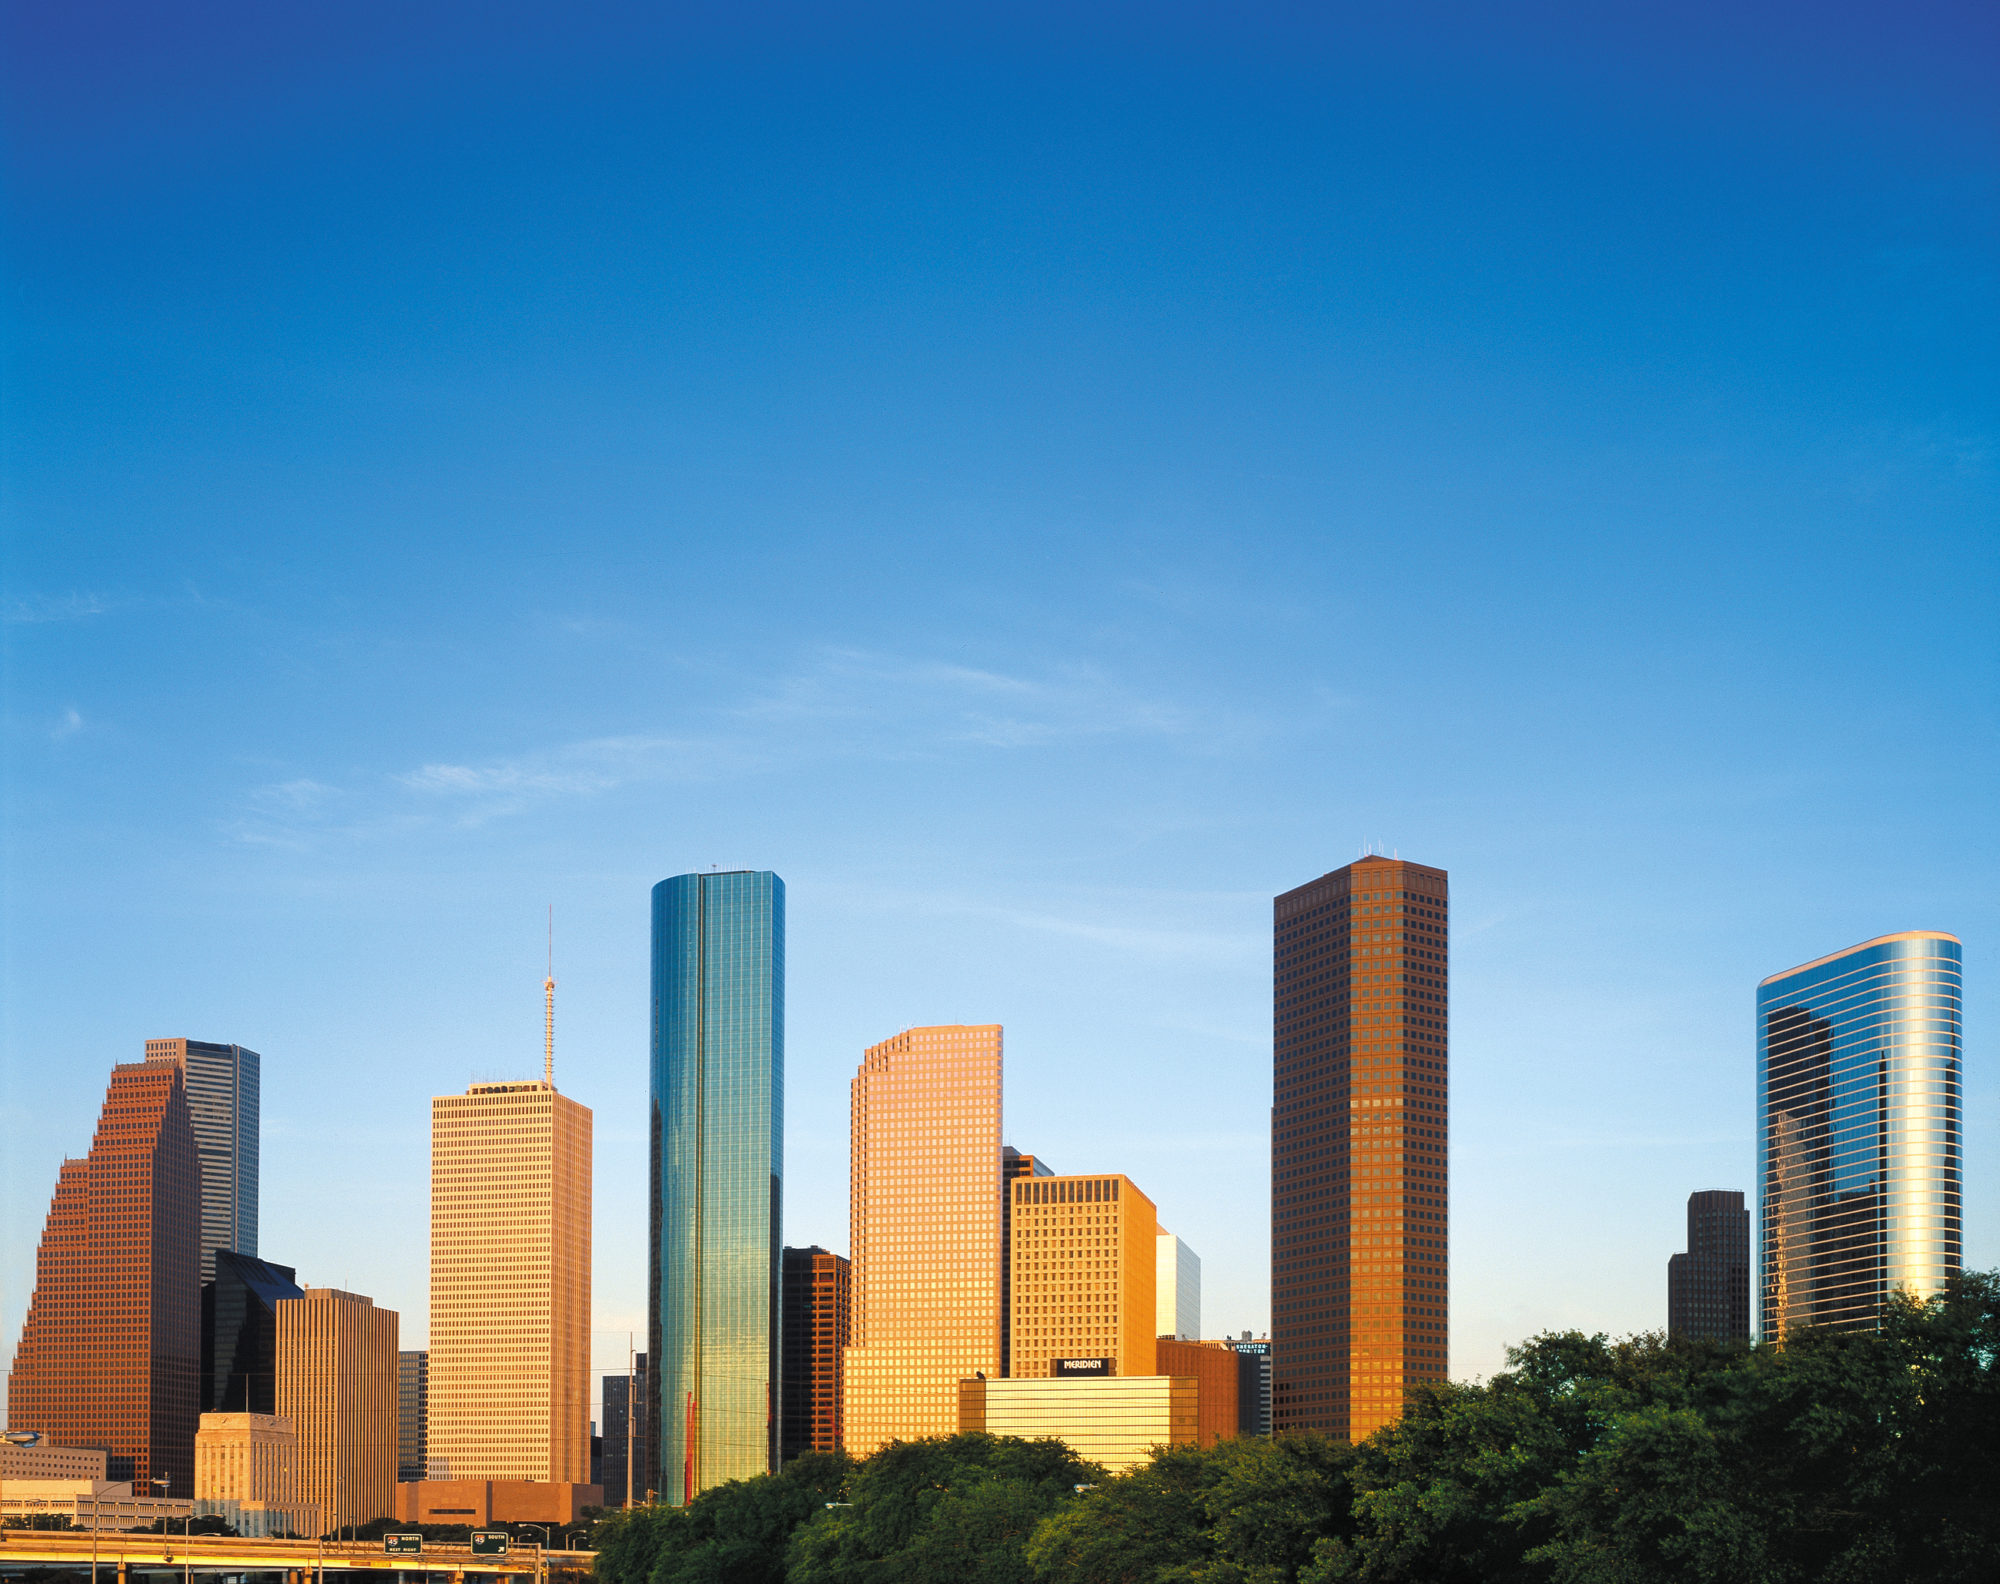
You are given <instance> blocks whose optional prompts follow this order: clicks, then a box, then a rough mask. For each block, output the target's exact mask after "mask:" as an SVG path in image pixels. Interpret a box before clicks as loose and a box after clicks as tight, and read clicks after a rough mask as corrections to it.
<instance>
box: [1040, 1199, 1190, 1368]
mask: <svg viewBox="0 0 2000 1584" xmlns="http://www.w3.org/2000/svg"><path fill="white" fill-rule="evenodd" d="M1013 1186H1014V1204H1013V1247H1012V1249H1011V1250H1010V1255H1011V1258H1012V1260H1013V1267H1014V1292H1013V1298H1014V1314H1013V1322H1012V1323H1013V1334H1014V1360H1013V1363H1014V1373H1013V1376H1012V1377H1010V1378H1011V1379H1017V1380H1018V1379H1034V1378H1047V1377H1049V1376H1053V1375H1059V1374H1061V1373H1063V1370H1062V1368H1061V1362H1062V1361H1064V1360H1076V1359H1099V1360H1102V1361H1103V1362H1104V1364H1105V1366H1106V1371H1107V1372H1108V1373H1110V1374H1113V1375H1151V1374H1152V1373H1153V1363H1154V1349H1155V1345H1156V1337H1157V1332H1156V1331H1155V1329H1154V1323H1155V1321H1156V1319H1157V1309H1158V1305H1157V1303H1156V1302H1155V1293H1154V1281H1155V1277H1156V1272H1157V1270H1158V1264H1159V1241H1158V1240H1159V1227H1160V1220H1159V1213H1158V1211H1157V1209H1156V1208H1155V1206H1154V1204H1153V1201H1152V1200H1151V1199H1148V1198H1147V1197H1146V1196H1145V1195H1144V1194H1142V1193H1141V1192H1140V1191H1139V1190H1138V1188H1137V1187H1135V1186H1134V1185H1133V1182H1132V1179H1131V1178H1129V1177H1124V1176H1118V1175H1106V1176H1096V1177H1093V1176H1076V1177H1024V1178H1021V1179H1019V1180H1018V1181H1016V1182H1015V1183H1014V1185H1013Z"/></svg>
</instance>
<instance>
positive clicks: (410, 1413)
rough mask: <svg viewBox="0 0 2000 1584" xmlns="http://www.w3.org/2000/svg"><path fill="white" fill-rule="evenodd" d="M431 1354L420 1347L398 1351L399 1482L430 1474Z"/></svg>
mask: <svg viewBox="0 0 2000 1584" xmlns="http://www.w3.org/2000/svg"><path fill="white" fill-rule="evenodd" d="M430 1407H431V1356H430V1354H429V1353H428V1352H426V1351H424V1350H423V1349H421V1348H419V1349H417V1350H416V1351H414V1352H413V1351H411V1350H410V1349H407V1348H405V1349H402V1350H400V1351H398V1352H397V1354H396V1481H397V1483H398V1484H401V1483H402V1482H403V1481H404V1480H420V1479H426V1478H428V1477H429V1474H430V1466H431V1458H430V1433H429V1430H430Z"/></svg>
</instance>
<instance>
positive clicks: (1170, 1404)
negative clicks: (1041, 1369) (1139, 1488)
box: [958, 1251, 1201, 1474]
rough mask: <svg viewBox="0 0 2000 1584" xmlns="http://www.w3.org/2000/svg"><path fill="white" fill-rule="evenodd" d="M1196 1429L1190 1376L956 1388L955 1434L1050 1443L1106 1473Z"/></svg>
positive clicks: (1018, 1381) (1196, 1390) (1050, 1379)
mask: <svg viewBox="0 0 2000 1584" xmlns="http://www.w3.org/2000/svg"><path fill="white" fill-rule="evenodd" d="M1149 1252H1150V1251H1149ZM1200 1426H1201V1402H1200V1385H1199V1383H1198V1382H1197V1381H1196V1380H1195V1378H1194V1377H1193V1376H1187V1375H1065V1376H1041V1377H1036V1376H1015V1377H1013V1378H1012V1379H1009V1380H988V1379H986V1378H985V1377H983V1376H975V1377H974V1378H972V1379H971V1380H962V1381H960V1382H959V1383H958V1428H959V1430H960V1431H961V1432H964V1431H969V1430H983V1431H985V1432H986V1433H987V1434H989V1435H997V1436H1020V1437H1022V1438H1023V1439H1025V1440H1040V1439H1042V1438H1044V1437H1054V1438H1055V1439H1056V1440H1058V1441H1061V1442H1063V1443H1064V1444H1065V1445H1067V1446H1068V1447H1069V1449H1070V1450H1071V1451H1072V1452H1074V1453H1075V1454H1076V1455H1077V1456H1078V1457H1082V1458H1088V1459H1089V1460H1090V1461H1091V1462H1093V1463H1101V1464H1102V1465H1103V1466H1104V1467H1105V1468H1106V1469H1108V1470H1110V1471H1111V1472H1112V1473H1113V1474H1120V1473H1123V1472H1124V1471H1125V1470H1126V1469H1130V1468H1136V1467H1138V1466H1139V1465H1140V1464H1142V1463H1144V1462H1145V1461H1146V1460H1147V1459H1148V1458H1149V1457H1151V1456H1152V1454H1153V1448H1155V1447H1162V1446H1185V1445H1187V1444H1188V1443H1190V1442H1192V1441H1194V1440H1195V1438H1196V1437H1197V1435H1198V1434H1199V1433H1200Z"/></svg>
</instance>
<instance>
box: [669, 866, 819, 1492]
mask: <svg viewBox="0 0 2000 1584" xmlns="http://www.w3.org/2000/svg"><path fill="white" fill-rule="evenodd" d="M652 1013H653V1023H652V1028H653V1035H652V1107H651V1121H652V1166H653V1172H652V1198H651V1226H652V1236H651V1241H650V1248H649V1253H650V1270H649V1273H648V1281H647V1346H646V1355H647V1357H648V1359H650V1360H651V1362H652V1373H651V1374H650V1376H649V1377H648V1389H649V1391H650V1392H651V1393H652V1396H651V1399H650V1401H649V1402H648V1404H647V1410H648V1411H647V1415H646V1437H647V1440H646V1465H647V1467H648V1468H649V1469H650V1470H651V1471H652V1477H653V1480H654V1482H655V1484H656V1486H657V1487H658V1489H659V1491H660V1495H661V1497H662V1499H663V1500H665V1501H667V1502H669V1503H671V1504H673V1505H675V1506H678V1505H680V1504H682V1503H684V1502H687V1501H690V1500H692V1499H693V1498H694V1497H695V1496H696V1495H697V1494H698V1493H699V1492H701V1491H704V1490H707V1489H708V1488H709V1487H710V1486H712V1485H720V1484H723V1483H724V1482H726V1481H729V1480H735V1479H747V1478H749V1477H750V1476H751V1475H754V1474H764V1473H768V1472H769V1471H770V1470H771V1469H772V1468H774V1467H775V1466H776V1464H777V1456H778V1425H779V1421H780V1416H781V1414H782V1405H781V1404H780V1402H779V1400H778V1399H779V1394H780V1391H781V1389H782V1387H781V1379H780V1377H781V1370H780V1364H779V1357H778V1352H779V1332H780V1328H781V1325H782V1320H781V1316H780V1313H779V1303H780V1295H781V1291H782V1272H781V1270H780V1264H779V1247H780V1243H779V1239H780V1237H781V1236H782V1227H783V1221H784V1165H785V1157H784V1150H785V1114H784V1106H785V883H784V881H782V880H780V879H779V878H778V877H777V876H776V875H775V874H772V873H770V872H769V871H766V870H735V871H731V872H729V873H709V874H686V875H677V876H675V877H674V878H673V879H671V880H662V881H661V882H660V883H659V884H658V885H656V886H655V887H653V1006H652Z"/></svg>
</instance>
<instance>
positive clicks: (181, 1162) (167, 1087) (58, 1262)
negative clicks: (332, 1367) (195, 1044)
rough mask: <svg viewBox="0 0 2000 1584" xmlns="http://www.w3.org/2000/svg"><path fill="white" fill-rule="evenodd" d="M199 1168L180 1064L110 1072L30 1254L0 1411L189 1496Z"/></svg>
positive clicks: (130, 1474) (14, 1423)
mask: <svg viewBox="0 0 2000 1584" xmlns="http://www.w3.org/2000/svg"><path fill="white" fill-rule="evenodd" d="M200 1181H201V1179H200V1168H199V1164H198V1157H197V1154H196V1145H195V1136H194V1125H193V1123H192V1121H191V1120H190V1119H189V1116H188V1107H187V1093H186V1085H185V1082H184V1080H183V1077H182V1074H181V1070H180V1068H179V1067H178V1066H175V1065H174V1064H172V1063H170V1062H131V1063H123V1064H121V1065H119V1066H116V1067H114V1068H112V1070H111V1083H110V1086H109V1087H108V1089H107V1090H106V1092H105V1096H104V1109H103V1110H102V1112H101V1113H100V1114H99V1116H98V1120H97V1132H96V1136H95V1137H94V1138H93V1139H92V1140H91V1145H90V1154H89V1155H88V1156H87V1157H85V1158H84V1159H83V1160H66V1161H64V1162H63V1163H62V1167H61V1170H60V1171H59V1173H58V1174H57V1177H56V1191H55V1196H54V1198H53V1200H52V1201H51V1202H50V1205H49V1215H48V1221H47V1223H46V1225H45V1226H44V1228H43V1231H42V1241H41V1247H40V1248H39V1249H38V1250H37V1252H36V1257H35V1290H34V1293H33V1295H32V1296H31V1297H30V1298H29V1300H28V1313H27V1317H26V1318H25V1319H24V1320H23V1321H22V1324H21V1339H20V1342H19V1344H18V1345H17V1346H16V1348H15V1350H14V1371H13V1376H12V1379H11V1382H10V1390H9V1396H8V1408H7V1420H8V1428H9V1429H12V1430H33V1431H39V1432H40V1433H41V1435H42V1436H43V1438H44V1439H46V1440H47V1441H49V1442H52V1443H54V1444H55V1445H57V1446H82V1447H101V1448H103V1449H104V1450H105V1451H106V1452H107V1453H108V1454H109V1477H110V1478H111V1479H112V1480H114V1481H117V1480H131V1481H134V1482H135V1483H137V1484H138V1486H139V1488H140V1489H141V1490H144V1489H146V1488H147V1485H148V1482H151V1481H165V1482H168V1483H167V1488H168V1491H169V1493H170V1494H171V1493H172V1492H175V1491H178V1492H179V1493H180V1495H181V1496H182V1497H183V1498H191V1497H192V1496H193V1494H194V1437H195V1429H196V1424H197V1419H198V1416H199V1413H200V1402H199V1398H200V1391H201V1284H200V1269H201V1265H200V1252H199V1251H200V1244H199V1237H200V1227H201V1220H200V1192H201V1190H200Z"/></svg>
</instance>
